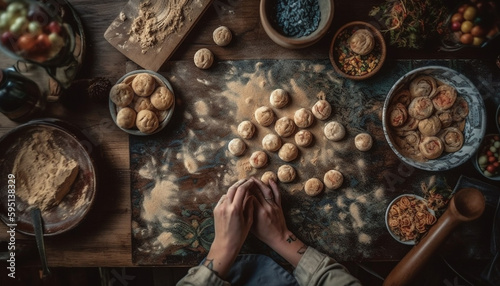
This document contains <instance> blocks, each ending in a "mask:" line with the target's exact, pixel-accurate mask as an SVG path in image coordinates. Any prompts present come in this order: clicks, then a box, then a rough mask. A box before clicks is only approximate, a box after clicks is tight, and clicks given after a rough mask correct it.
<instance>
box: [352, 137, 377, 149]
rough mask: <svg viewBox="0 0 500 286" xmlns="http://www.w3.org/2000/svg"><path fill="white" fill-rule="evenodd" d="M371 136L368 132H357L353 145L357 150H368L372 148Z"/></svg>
mask: <svg viewBox="0 0 500 286" xmlns="http://www.w3.org/2000/svg"><path fill="white" fill-rule="evenodd" d="M372 145H373V138H372V137H371V136H370V134H368V133H359V134H358V135H356V137H354V146H356V148H358V150H359V151H368V150H370V149H371V148H372Z"/></svg>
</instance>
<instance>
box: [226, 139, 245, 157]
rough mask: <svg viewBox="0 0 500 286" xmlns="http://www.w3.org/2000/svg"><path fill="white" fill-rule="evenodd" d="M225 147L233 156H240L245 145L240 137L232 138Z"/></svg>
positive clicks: (243, 151)
mask: <svg viewBox="0 0 500 286" xmlns="http://www.w3.org/2000/svg"><path fill="white" fill-rule="evenodd" d="M227 149H228V150H229V152H230V153H231V154H233V155H234V156H241V155H243V153H245V150H246V149H247V146H246V144H245V142H243V140H241V139H240V138H234V139H233V140H231V141H229V143H228V144H227Z"/></svg>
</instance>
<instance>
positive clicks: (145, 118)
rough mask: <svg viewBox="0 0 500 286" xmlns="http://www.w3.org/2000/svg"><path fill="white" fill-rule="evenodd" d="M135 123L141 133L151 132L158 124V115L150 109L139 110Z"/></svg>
mask: <svg viewBox="0 0 500 286" xmlns="http://www.w3.org/2000/svg"><path fill="white" fill-rule="evenodd" d="M135 125H136V126H137V128H138V129H139V131H141V132H142V133H146V134H149V133H153V132H154V131H155V130H156V129H157V128H158V125H159V121H158V116H156V114H155V113H154V112H153V111H151V110H147V109H146V110H141V111H139V112H138V113H137V118H136V120H135Z"/></svg>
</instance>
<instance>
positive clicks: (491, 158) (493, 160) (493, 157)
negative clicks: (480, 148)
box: [488, 156, 497, 163]
mask: <svg viewBox="0 0 500 286" xmlns="http://www.w3.org/2000/svg"><path fill="white" fill-rule="evenodd" d="M496 160H497V158H495V156H490V157H488V162H490V163H493V162H495V161H496Z"/></svg>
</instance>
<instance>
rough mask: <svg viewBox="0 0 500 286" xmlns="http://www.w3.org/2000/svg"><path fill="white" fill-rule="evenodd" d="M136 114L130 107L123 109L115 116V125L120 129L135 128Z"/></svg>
mask: <svg viewBox="0 0 500 286" xmlns="http://www.w3.org/2000/svg"><path fill="white" fill-rule="evenodd" d="M136 116H137V113H136V112H135V110H133V109H132V108H130V107H124V108H122V109H120V111H118V114H116V124H117V125H118V126H120V127H121V128H125V129H130V128H133V127H134V126H135V118H136Z"/></svg>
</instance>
